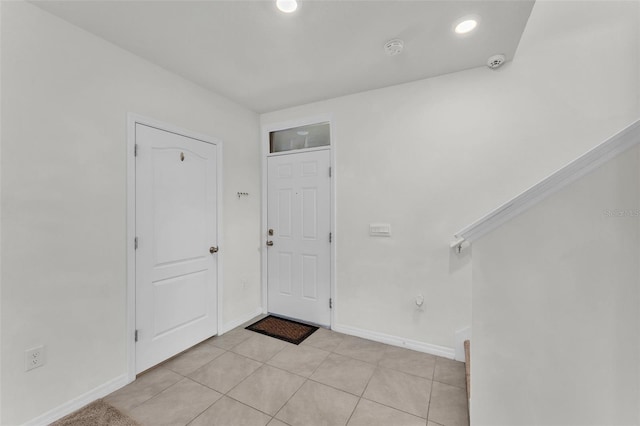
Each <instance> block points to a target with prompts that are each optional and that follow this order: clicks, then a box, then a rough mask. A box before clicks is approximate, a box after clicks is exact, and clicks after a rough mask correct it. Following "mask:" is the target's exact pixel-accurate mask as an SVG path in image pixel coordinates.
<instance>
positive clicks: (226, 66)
mask: <svg viewBox="0 0 640 426" xmlns="http://www.w3.org/2000/svg"><path fill="white" fill-rule="evenodd" d="M533 1H534V0H510V1H504V0H498V1H484V0H474V1H457V0H443V1H436V0H422V1H402V0H388V1H362V0H360V1H346V0H340V1H323V0H299V7H298V10H297V11H296V12H294V13H292V14H284V13H282V12H280V11H278V10H277V8H276V6H275V1H273V0H260V1H242V0H235V1H215V0H209V1H202V0H200V1H184V0H175V1H166V0H164V1H149V0H145V1H118V0H111V1H77V0H71V1H54V0H44V1H43V0H40V1H33V2H32V3H34V4H36V5H37V6H39V7H41V8H42V9H45V10H47V11H49V12H51V13H53V14H54V15H57V16H59V17H61V18H63V19H65V20H67V21H69V22H71V23H73V24H75V25H77V26H79V27H81V28H84V29H85V30H87V31H89V32H91V33H93V34H96V35H98V36H99V37H102V38H104V39H106V40H108V41H110V42H112V43H114V44H116V45H118V46H120V47H122V48H124V49H126V50H128V51H130V52H132V53H134V54H136V55H138V56H141V57H143V58H145V59H147V60H149V61H151V62H153V63H155V64H157V65H160V66H161V67H164V68H166V69H168V70H170V71H172V72H174V73H176V74H178V75H181V76H183V77H185V78H187V79H189V80H191V81H193V82H195V83H197V84H199V85H201V86H203V87H206V88H208V89H210V90H213V91H215V92H217V93H220V94H222V95H224V96H226V97H228V98H230V99H232V100H234V101H236V102H238V103H240V104H242V105H244V106H246V107H248V108H250V109H252V110H254V111H256V112H267V111H273V110H277V109H281V108H284V107H289V106H294V105H300V104H305V103H309V102H313V101H318V100H322V99H328V98H334V97H338V96H343V95H347V94H351V93H357V92H361V91H364V90H369V89H376V88H381V87H386V86H391V85H395V84H400V83H406V82H409V81H414V80H420V79H424V78H428V77H433V76H437V75H442V74H447V73H451V72H456V71H461V70H464V69H469V68H474V67H479V66H484V64H485V63H486V61H487V58H488V57H489V56H491V55H494V54H496V53H503V54H505V55H506V57H507V60H510V59H511V58H512V57H513V55H514V53H515V51H516V48H517V46H518V42H519V40H520V37H521V35H522V32H523V31H524V27H525V25H526V23H527V19H528V18H529V14H530V12H531V9H532V7H533ZM468 15H475V16H477V17H479V18H480V24H479V25H478V28H476V30H474V31H473V32H472V33H470V34H467V35H463V36H460V35H457V34H455V33H454V32H453V30H452V29H453V25H454V22H455V21H456V20H459V19H460V18H461V17H464V16H468ZM392 38H401V39H402V40H404V51H403V52H402V53H401V54H400V55H396V56H387V55H386V54H385V53H384V48H383V47H384V44H385V42H387V41H388V40H390V39H392Z"/></svg>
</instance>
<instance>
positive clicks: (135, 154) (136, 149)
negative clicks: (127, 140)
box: [133, 144, 138, 157]
mask: <svg viewBox="0 0 640 426" xmlns="http://www.w3.org/2000/svg"><path fill="white" fill-rule="evenodd" d="M133 156H134V157H137V156H138V144H135V145H133Z"/></svg>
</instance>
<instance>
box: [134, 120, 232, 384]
mask: <svg viewBox="0 0 640 426" xmlns="http://www.w3.org/2000/svg"><path fill="white" fill-rule="evenodd" d="M136 124H143V125H145V126H149V127H154V128H156V129H159V130H164V131H166V132H170V133H175V134H177V135H181V136H186V137H188V138H191V139H197V140H199V141H202V142H206V143H210V144H212V145H216V146H217V147H218V148H219V149H218V152H217V164H216V167H217V171H216V173H217V191H216V192H217V194H216V202H217V210H218V224H217V233H218V247H220V248H221V250H220V252H218V254H217V256H218V276H217V299H218V300H217V305H218V306H217V317H218V326H217V328H218V329H217V330H216V334H217V333H218V332H219V331H220V327H221V325H222V294H223V288H222V287H223V285H222V283H223V282H222V268H223V264H224V262H223V260H222V259H223V256H224V254H223V253H224V241H223V238H222V237H223V234H222V151H223V149H222V141H221V140H219V139H216V138H213V137H211V136H207V135H203V134H199V133H196V132H192V131H189V130H185V129H181V128H179V127H176V126H174V125H171V124H168V123H163V122H161V121H157V120H153V119H151V118H147V117H143V116H141V115H138V114H134V113H128V114H127V313H126V315H127V320H126V327H127V344H126V351H127V379H128V382H129V383H131V382H133V381H134V380H135V379H136V348H135V340H134V339H135V329H136V252H135V246H134V241H135V237H136V160H135V143H136Z"/></svg>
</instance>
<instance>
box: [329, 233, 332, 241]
mask: <svg viewBox="0 0 640 426" xmlns="http://www.w3.org/2000/svg"><path fill="white" fill-rule="evenodd" d="M332 241H333V232H329V242H332Z"/></svg>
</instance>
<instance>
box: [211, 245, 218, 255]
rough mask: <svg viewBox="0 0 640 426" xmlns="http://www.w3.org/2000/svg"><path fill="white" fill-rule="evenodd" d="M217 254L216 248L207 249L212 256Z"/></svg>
mask: <svg viewBox="0 0 640 426" xmlns="http://www.w3.org/2000/svg"><path fill="white" fill-rule="evenodd" d="M217 252H218V247H209V253H211V254H213V253H217Z"/></svg>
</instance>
